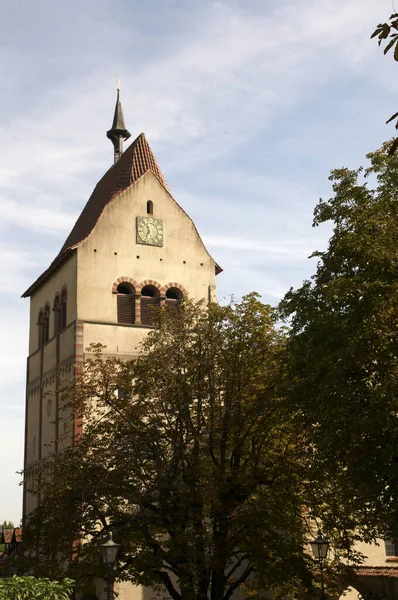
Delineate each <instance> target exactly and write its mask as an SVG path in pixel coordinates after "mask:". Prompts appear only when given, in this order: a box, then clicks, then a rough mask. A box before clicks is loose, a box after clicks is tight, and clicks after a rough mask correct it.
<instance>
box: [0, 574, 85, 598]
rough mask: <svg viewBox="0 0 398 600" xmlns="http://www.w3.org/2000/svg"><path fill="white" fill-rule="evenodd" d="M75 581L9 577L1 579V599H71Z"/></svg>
mask: <svg viewBox="0 0 398 600" xmlns="http://www.w3.org/2000/svg"><path fill="white" fill-rule="evenodd" d="M73 588H74V581H72V580H71V579H64V580H63V581H50V580H49V579H47V578H41V579H36V578H35V577H29V576H28V577H17V576H16V575H14V577H7V578H4V579H0V600H69V598H70V597H71V595H72V592H73Z"/></svg>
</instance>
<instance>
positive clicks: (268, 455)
mask: <svg viewBox="0 0 398 600" xmlns="http://www.w3.org/2000/svg"><path fill="white" fill-rule="evenodd" d="M284 348H285V339H284V334H283V331H282V330H278V329H276V328H275V324H274V315H273V313H272V311H271V310H270V308H269V307H267V306H265V305H263V304H262V303H261V302H260V301H259V299H258V297H257V296H256V295H255V294H252V295H250V296H247V297H246V298H244V299H243V301H242V302H240V303H238V302H233V303H232V304H231V305H230V306H224V307H222V306H218V305H216V304H212V305H210V306H209V307H206V308H204V307H202V306H199V305H193V304H191V303H189V302H186V303H183V304H182V306H181V308H180V309H179V310H178V311H176V312H174V314H173V315H172V316H170V315H169V314H168V313H167V312H164V311H160V312H159V323H158V326H157V328H156V329H154V330H153V331H151V332H150V333H149V335H148V336H147V338H146V339H145V341H144V342H143V344H142V348H141V353H140V355H139V358H138V359H137V360H136V361H125V362H124V361H122V360H119V359H117V358H112V357H108V358H106V357H105V356H104V355H103V350H104V349H103V348H101V347H100V346H96V347H91V348H90V352H91V353H92V358H90V359H88V360H86V362H85V364H84V370H83V371H82V373H81V375H79V376H78V378H77V380H76V382H74V385H73V389H72V390H69V391H68V390H67V392H68V393H67V394H66V396H67V397H68V395H69V396H70V394H71V393H72V392H73V397H74V402H75V404H74V410H77V411H78V413H79V415H80V416H81V417H82V419H83V421H84V433H83V438H82V440H81V442H80V443H79V444H78V445H75V446H71V447H69V448H68V449H67V450H65V451H64V452H62V453H61V454H58V455H55V456H54V457H53V458H52V459H51V460H50V461H49V462H48V463H47V465H46V467H45V468H43V469H42V472H41V473H40V477H39V481H40V482H41V487H40V488H39V490H37V491H40V492H41V494H42V502H41V505H40V507H39V508H38V509H37V510H36V511H35V512H34V513H33V514H32V515H31V517H30V519H29V521H28V523H27V526H26V527H25V530H24V544H25V547H26V548H27V549H28V552H27V553H26V554H27V555H28V558H29V556H30V558H31V561H32V565H31V566H32V567H34V568H36V569H37V570H38V571H39V572H40V571H44V572H47V573H53V574H54V575H56V574H57V573H59V568H60V565H65V564H68V565H69V567H68V569H67V572H68V573H71V574H73V576H74V577H75V578H76V579H78V580H79V581H82V580H83V579H84V578H88V579H90V578H91V579H92V578H94V577H98V576H101V575H104V572H103V571H101V560H100V557H99V550H98V547H99V544H100V543H101V541H104V540H105V539H106V537H107V533H108V531H109V530H112V532H113V533H114V538H115V539H116V541H118V542H119V543H120V544H121V557H120V562H119V566H118V571H117V577H118V578H119V579H121V580H130V581H133V582H135V583H137V584H143V585H147V586H150V587H152V588H155V589H159V590H163V591H167V592H168V593H169V594H170V596H171V597H172V598H173V599H174V600H180V599H181V598H183V599H184V600H185V599H204V598H209V597H210V598H212V599H214V600H228V599H229V598H230V597H231V595H232V594H233V592H234V591H235V590H236V589H238V588H239V587H241V586H243V585H246V586H247V587H246V591H248V590H249V589H269V588H273V589H274V590H275V591H278V590H279V592H280V593H281V594H282V593H286V592H287V591H292V590H293V589H297V588H299V587H302V588H303V589H304V588H308V587H309V586H310V585H311V576H310V571H311V558H310V557H309V556H308V555H307V554H306V553H305V552H304V551H303V549H304V547H305V542H306V536H307V535H308V529H307V526H306V519H305V518H304V517H305V511H304V510H303V507H304V506H305V505H306V501H307V497H308V494H307V489H308V479H307V478H306V475H307V473H308V460H309V454H308V452H307V450H306V448H305V444H304V438H303V434H302V431H300V429H298V427H297V424H296V423H294V422H293V419H292V418H291V414H290V412H289V410H287V408H286V404H285V403H284V402H283V401H282V399H281V397H280V387H281V383H282V382H283V379H284V361H283V355H284ZM55 539H56V544H54V540H55ZM76 540H82V542H83V543H77V541H76ZM55 547H56V553H54V554H53V555H51V553H49V551H48V549H49V548H55ZM71 548H73V553H71ZM29 549H30V552H29Z"/></svg>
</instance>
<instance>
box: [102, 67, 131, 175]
mask: <svg viewBox="0 0 398 600" xmlns="http://www.w3.org/2000/svg"><path fill="white" fill-rule="evenodd" d="M130 136H131V133H130V132H129V131H128V130H127V129H126V125H125V123H124V116H123V110H122V104H121V102H120V79H119V78H118V80H117V98H116V106H115V114H114V115H113V123H112V127H111V129H110V130H109V131H107V132H106V137H107V138H109V139H110V140H111V142H112V144H113V147H114V149H115V153H114V162H115V163H117V161H118V160H119V158H120V157H121V155H122V154H123V141H125V140H128V139H129V137H130Z"/></svg>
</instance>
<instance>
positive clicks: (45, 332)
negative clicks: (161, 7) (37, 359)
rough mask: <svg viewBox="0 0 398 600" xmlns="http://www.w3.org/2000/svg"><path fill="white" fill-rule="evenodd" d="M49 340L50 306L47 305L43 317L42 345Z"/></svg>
mask: <svg viewBox="0 0 398 600" xmlns="http://www.w3.org/2000/svg"><path fill="white" fill-rule="evenodd" d="M49 338H50V305H49V304H47V305H46V307H45V309H44V316H43V344H45V343H46V342H48V340H49Z"/></svg>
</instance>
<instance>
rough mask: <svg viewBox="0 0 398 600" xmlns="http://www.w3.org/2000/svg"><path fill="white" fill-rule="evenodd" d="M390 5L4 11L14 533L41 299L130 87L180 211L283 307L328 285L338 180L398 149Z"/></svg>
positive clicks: (252, 285) (283, 0) (39, 6)
mask: <svg viewBox="0 0 398 600" xmlns="http://www.w3.org/2000/svg"><path fill="white" fill-rule="evenodd" d="M392 10H393V6H392V3H391V0H377V1H376V0H333V1H330V0H220V1H213V0H200V1H199V0H146V2H145V3H143V2H138V1H137V0H124V1H123V0H79V1H77V0H69V1H68V2H62V3H60V2H54V1H53V0H2V2H1V4H0V76H1V80H2V86H1V91H0V108H1V110H0V134H1V139H2V144H1V147H0V186H1V187H0V209H1V210H0V215H1V219H0V229H1V237H0V255H1V261H0V272H1V280H2V286H1V297H0V302H1V317H2V323H1V331H2V347H1V360H0V365H1V367H0V409H1V410H0V431H1V435H0V444H1V448H0V457H1V458H0V481H1V494H0V520H2V519H12V520H14V521H15V522H18V521H19V518H20V509H21V489H20V488H19V487H18V482H19V476H18V475H16V474H15V472H16V471H18V470H19V469H21V468H22V461H23V459H22V456H23V420H24V395H25V391H24V390H25V381H24V380H25V367H26V354H27V341H28V300H21V299H20V295H21V294H22V292H23V291H24V290H25V289H26V288H27V287H28V286H29V285H30V283H31V282H32V281H33V280H34V279H35V278H36V277H37V276H38V275H39V274H40V273H41V272H42V271H43V270H44V269H45V268H46V267H47V266H48V264H49V263H50V261H51V260H52V259H53V258H54V256H55V255H56V254H57V252H58V250H59V249H60V247H61V246H62V244H63V242H64V240H65V238H66V236H67V234H68V233H69V230H70V229H71V227H72V225H73V223H74V222H75V220H76V218H77V216H78V214H79V212H80V211H81V209H82V208H83V206H84V204H85V202H86V200H87V199H88V197H89V195H90V193H91V191H92V189H93V187H94V185H95V184H96V182H97V181H98V180H99V179H100V177H101V176H102V175H103V173H104V172H105V171H106V170H107V169H108V168H109V166H110V165H111V163H112V158H113V155H112V146H111V144H110V142H109V141H108V140H107V139H106V137H105V132H106V130H107V129H109V127H110V126H111V122H112V116H113V109H114V103H115V96H116V91H115V81H116V73H119V74H120V77H121V88H122V89H121V97H122V103H123V108H124V114H125V118H126V124H127V127H128V129H129V130H130V131H131V133H132V136H133V138H134V137H136V136H137V135H138V134H139V133H140V132H141V131H144V132H145V134H146V136H147V138H148V141H149V143H150V144H151V146H152V148H153V150H154V152H155V155H156V157H157V159H158V162H159V165H160V167H161V169H162V171H163V173H164V175H165V178H166V180H167V182H168V184H169V187H170V189H171V191H172V193H173V196H174V197H175V198H176V200H177V201H178V202H179V203H180V204H181V205H182V206H183V208H184V209H185V210H186V211H187V212H188V214H189V215H190V216H191V217H192V218H193V220H194V221H195V223H196V225H197V227H198V229H199V232H200V233H201V235H202V237H203V239H204V241H205V243H206V244H207V246H208V249H209V251H210V253H211V254H212V255H213V257H214V258H215V259H216V261H217V262H218V263H219V264H221V265H222V267H223V268H224V273H223V274H222V275H220V276H219V277H218V296H219V298H226V297H228V296H229V295H230V294H235V295H237V296H240V295H242V294H244V293H246V292H249V291H252V290H256V291H258V292H259V293H261V294H262V296H263V298H264V300H265V301H267V302H270V303H272V304H276V303H277V302H278V300H279V299H280V298H281V297H282V296H283V295H284V293H285V292H286V291H287V290H288V289H289V287H290V286H294V287H297V286H299V285H300V283H301V281H302V280H303V279H305V278H308V277H309V276H310V275H311V274H312V273H313V271H314V268H315V263H314V260H308V259H307V257H308V255H309V254H310V253H311V252H312V251H314V250H315V249H321V248H323V247H325V245H326V243H327V239H328V237H329V235H330V229H328V227H327V226H326V227H323V228H317V229H313V228H312V227H311V223H312V211H313V208H314V206H315V204H316V203H317V201H318V199H319V198H320V197H325V198H327V197H329V196H330V194H331V189H330V182H329V181H328V173H329V171H330V169H332V168H335V167H340V166H342V165H344V166H348V167H353V168H354V167H357V166H359V165H360V164H364V163H365V154H366V153H367V152H369V151H371V150H373V149H375V148H377V147H379V146H380V145H381V143H382V142H383V141H384V140H385V139H388V138H389V137H391V136H392V135H393V132H394V130H393V128H392V127H391V126H389V127H388V126H386V125H385V120H386V119H387V117H389V116H390V114H392V113H393V112H395V111H396V110H398V65H397V64H394V61H393V60H392V57H391V56H387V57H383V54H382V51H381V50H380V49H378V47H377V43H376V42H375V41H370V40H369V36H370V34H371V32H372V31H373V30H374V28H375V26H376V25H377V23H379V22H380V21H384V20H386V19H387V18H388V17H389V15H390V13H391V12H392Z"/></svg>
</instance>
